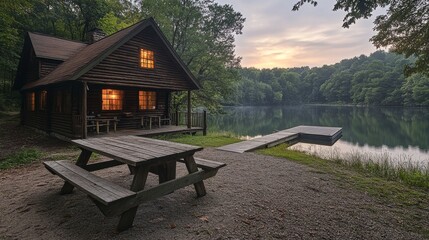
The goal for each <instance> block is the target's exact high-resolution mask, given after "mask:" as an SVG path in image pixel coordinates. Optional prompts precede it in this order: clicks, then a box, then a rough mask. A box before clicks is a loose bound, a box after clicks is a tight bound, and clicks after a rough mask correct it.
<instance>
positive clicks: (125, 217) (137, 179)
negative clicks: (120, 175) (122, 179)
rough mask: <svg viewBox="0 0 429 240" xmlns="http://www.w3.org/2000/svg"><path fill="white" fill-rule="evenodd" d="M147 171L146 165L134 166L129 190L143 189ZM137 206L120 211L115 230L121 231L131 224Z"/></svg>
mask: <svg viewBox="0 0 429 240" xmlns="http://www.w3.org/2000/svg"><path fill="white" fill-rule="evenodd" d="M148 173H149V168H148V167H136V168H135V175H134V178H133V183H132V184H131V191H134V192H138V191H141V190H143V188H144V185H145V184H146V180H147V175H148ZM137 208H138V207H133V208H130V209H128V210H127V211H125V212H124V213H122V215H121V218H120V220H119V224H118V227H117V228H116V230H117V231H118V232H122V231H124V230H127V229H128V228H130V227H132V226H133V221H134V217H135V216H136V213H137Z"/></svg>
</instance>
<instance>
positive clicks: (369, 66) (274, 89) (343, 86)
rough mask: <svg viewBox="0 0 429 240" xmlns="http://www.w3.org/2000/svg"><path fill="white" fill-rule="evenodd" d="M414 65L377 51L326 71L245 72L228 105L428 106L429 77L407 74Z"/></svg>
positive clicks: (263, 70) (308, 69)
mask: <svg viewBox="0 0 429 240" xmlns="http://www.w3.org/2000/svg"><path fill="white" fill-rule="evenodd" d="M413 61H414V60H413V59H412V58H404V57H403V56H402V55H398V54H394V53H389V52H385V51H376V52H374V53H372V54H370V55H369V56H365V55H361V56H359V57H354V58H351V59H344V60H342V61H340V62H339V63H336V64H333V65H324V66H322V67H314V68H310V67H300V68H273V69H256V68H242V69H239V72H240V75H241V78H240V79H241V80H240V81H238V83H237V85H236V92H235V94H233V95H232V97H231V98H230V99H228V100H227V101H226V103H227V105H283V104H288V105H289V104H305V103H321V104H326V103H335V104H356V105H384V106H428V105H429V78H428V77H427V76H424V75H422V74H413V75H411V76H409V77H406V76H405V75H404V67H405V66H406V65H407V64H410V63H412V62H413Z"/></svg>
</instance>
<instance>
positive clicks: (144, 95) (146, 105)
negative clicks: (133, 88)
mask: <svg viewBox="0 0 429 240" xmlns="http://www.w3.org/2000/svg"><path fill="white" fill-rule="evenodd" d="M139 109H140V110H147V109H156V92H146V91H139Z"/></svg>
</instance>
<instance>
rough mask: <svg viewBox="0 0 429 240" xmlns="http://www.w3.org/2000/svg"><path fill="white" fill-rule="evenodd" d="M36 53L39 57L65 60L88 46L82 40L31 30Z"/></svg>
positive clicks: (31, 38) (30, 33)
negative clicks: (77, 40) (67, 38)
mask: <svg viewBox="0 0 429 240" xmlns="http://www.w3.org/2000/svg"><path fill="white" fill-rule="evenodd" d="M28 36H29V37H30V41H31V44H32V46H33V49H34V53H35V54H36V57H38V58H47V59H53V60H60V61H65V60H67V59H69V58H70V57H71V56H73V55H75V54H76V53H77V52H79V51H81V50H82V49H83V48H85V47H86V46H87V44H85V43H82V42H76V41H71V40H66V39H62V38H57V37H52V36H48V35H44V34H41V33H33V32H29V33H28Z"/></svg>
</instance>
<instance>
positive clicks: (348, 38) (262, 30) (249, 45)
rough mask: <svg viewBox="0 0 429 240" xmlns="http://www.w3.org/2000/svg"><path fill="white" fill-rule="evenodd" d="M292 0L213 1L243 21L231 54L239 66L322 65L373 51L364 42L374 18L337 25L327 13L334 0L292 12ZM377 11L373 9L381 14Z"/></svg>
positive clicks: (339, 16)
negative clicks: (346, 26) (235, 13)
mask: <svg viewBox="0 0 429 240" xmlns="http://www.w3.org/2000/svg"><path fill="white" fill-rule="evenodd" d="M297 1H298V0H216V2H218V3H220V4H230V5H232V6H233V8H234V10H235V11H238V12H240V13H241V14H243V16H244V17H245V18H246V21H245V23H244V28H243V34H242V35H239V36H237V37H236V54H237V55H238V56H241V57H242V61H241V65H242V66H243V67H256V68H273V67H284V68H289V67H301V66H310V67H316V66H323V65H324V64H334V63H336V62H339V61H341V60H342V59H345V58H352V57H354V56H360V55H361V54H365V55H368V54H370V53H372V52H374V51H376V50H377V49H376V48H375V47H374V46H373V45H372V44H371V42H370V41H369V39H370V38H371V36H373V35H374V34H375V32H374V31H373V27H374V24H373V21H374V17H372V18H370V19H361V20H358V21H357V23H356V24H354V25H352V26H351V27H350V28H348V29H347V28H343V27H342V20H343V18H344V16H345V13H344V12H343V11H336V12H334V11H332V8H333V6H334V4H335V2H336V1H335V0H319V1H318V3H319V4H318V5H317V7H313V6H311V5H309V4H307V5H304V6H303V7H301V9H300V10H299V11H292V6H293V5H294V3H295V2H297ZM382 11H383V10H377V11H376V12H375V13H376V14H375V15H377V13H381V12H382Z"/></svg>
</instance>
